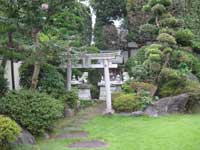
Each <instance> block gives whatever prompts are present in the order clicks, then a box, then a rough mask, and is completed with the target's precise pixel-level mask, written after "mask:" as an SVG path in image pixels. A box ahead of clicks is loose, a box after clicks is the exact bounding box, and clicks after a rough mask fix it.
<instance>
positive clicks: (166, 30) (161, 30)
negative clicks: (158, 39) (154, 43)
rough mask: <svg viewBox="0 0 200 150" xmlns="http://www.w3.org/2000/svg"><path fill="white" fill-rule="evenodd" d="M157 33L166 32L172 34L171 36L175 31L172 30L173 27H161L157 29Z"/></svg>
mask: <svg viewBox="0 0 200 150" xmlns="http://www.w3.org/2000/svg"><path fill="white" fill-rule="evenodd" d="M159 33H160V34H161V33H167V34H169V35H172V36H175V35H176V32H175V31H174V29H171V28H162V29H160V30H159Z"/></svg>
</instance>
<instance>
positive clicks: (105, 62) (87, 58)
mask: <svg viewBox="0 0 200 150" xmlns="http://www.w3.org/2000/svg"><path fill="white" fill-rule="evenodd" d="M117 55H118V53H98V54H84V55H81V56H80V57H76V58H75V59H76V60H82V64H76V65H72V68H104V78H105V88H106V112H105V113H106V114H112V113H113V109H112V100H111V88H110V86H111V85H110V72H109V68H117V67H118V65H117V64H112V62H111V60H113V59H115V58H116V57H117ZM92 60H100V63H96V64H92V63H91V62H92ZM63 67H65V68H66V67H68V65H64V66H63ZM70 78H71V75H70Z"/></svg>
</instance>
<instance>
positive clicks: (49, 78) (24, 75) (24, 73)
mask: <svg viewBox="0 0 200 150" xmlns="http://www.w3.org/2000/svg"><path fill="white" fill-rule="evenodd" d="M32 73H33V66H32V65H29V64H26V63H24V64H23V65H22V66H21V68H20V85H21V86H23V87H25V88H29V87H30V85H31V79H32ZM38 89H39V90H40V91H42V92H47V93H48V94H51V93H53V92H57V91H58V90H61V89H64V78H63V76H62V75H61V74H60V73H59V72H58V71H57V69H56V68H55V67H54V66H52V65H49V64H44V65H43V66H42V67H41V71H40V74H39V82H38Z"/></svg>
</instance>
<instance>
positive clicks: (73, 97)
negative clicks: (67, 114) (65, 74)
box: [59, 90, 79, 109]
mask: <svg viewBox="0 0 200 150" xmlns="http://www.w3.org/2000/svg"><path fill="white" fill-rule="evenodd" d="M59 99H61V100H63V101H64V103H65V104H67V106H68V107H70V108H72V109H76V108H77V105H78V101H79V97H78V94H77V92H76V91H75V90H72V91H68V92H65V93H64V94H62V95H61V96H60V98H59Z"/></svg>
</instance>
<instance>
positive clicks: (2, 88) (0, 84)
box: [0, 66, 8, 96]
mask: <svg viewBox="0 0 200 150" xmlns="http://www.w3.org/2000/svg"><path fill="white" fill-rule="evenodd" d="M7 90H8V83H7V80H6V79H5V78H4V69H3V68H2V67H1V66H0V96H1V95H3V94H5V93H6V92H7Z"/></svg>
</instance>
